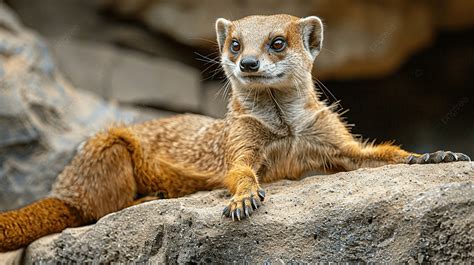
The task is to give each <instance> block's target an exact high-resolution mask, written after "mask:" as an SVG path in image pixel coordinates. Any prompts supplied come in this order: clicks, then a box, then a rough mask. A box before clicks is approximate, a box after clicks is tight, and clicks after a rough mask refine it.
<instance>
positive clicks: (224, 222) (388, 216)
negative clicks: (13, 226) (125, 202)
mask: <svg viewBox="0 0 474 265" xmlns="http://www.w3.org/2000/svg"><path fill="white" fill-rule="evenodd" d="M473 181H474V164H473V163H467V162H466V163H451V164H442V165H413V166H408V165H394V166H385V167H381V168H376V169H361V170H357V171H352V172H346V173H338V174H334V175H321V176H314V177H308V178H305V179H303V180H301V181H280V182H277V183H274V184H269V185H264V188H265V190H266V191H267V194H268V195H267V200H266V202H265V203H264V206H263V207H262V208H261V209H259V210H258V212H255V213H254V214H253V215H252V217H251V218H250V219H249V220H244V221H242V222H231V221H230V220H228V219H224V218H222V217H221V211H222V209H223V207H224V206H225V205H226V201H227V199H228V197H229V196H228V194H227V192H226V191H223V190H216V191H212V192H200V193H197V194H195V195H192V196H189V197H185V198H179V199H169V200H159V201H154V202H149V203H145V204H141V205H137V206H134V207H130V208H127V209H124V210H122V211H120V212H117V213H112V214H109V215H107V216H105V217H104V218H102V219H101V220H99V221H98V222H97V223H96V224H94V225H91V226H86V227H81V228H74V229H66V230H65V231H63V232H62V233H60V234H56V235H51V236H49V237H47V238H44V239H39V240H37V241H35V242H33V243H32V244H31V245H30V246H29V247H28V248H27V249H26V250H25V252H24V256H23V258H24V259H23V260H24V262H25V263H26V264H31V263H33V262H38V261H40V260H41V261H45V262H53V261H54V262H62V263H66V262H79V263H85V262H93V263H110V262H121V263H125V262H152V263H160V264H165V263H172V264H174V263H180V264H184V263H219V264H220V263H231V262H236V263H239V264H240V263H243V262H250V263H252V264H253V263H260V264H261V263H264V262H271V263H291V262H305V263H313V262H328V261H330V262H337V261H351V262H355V261H358V262H388V263H406V262H410V263H416V262H425V263H426V262H430V263H436V262H461V261H464V262H468V261H472V260H473V259H474V254H473V252H472V244H473V237H474V230H473V229H472V225H473V220H474V218H473V213H474V183H473ZM18 255H21V253H19V254H18ZM0 258H1V256H0Z"/></svg>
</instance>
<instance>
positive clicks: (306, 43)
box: [216, 15, 323, 89]
mask: <svg viewBox="0 0 474 265" xmlns="http://www.w3.org/2000/svg"><path fill="white" fill-rule="evenodd" d="M216 33H217V43H218V45H219V50H220V52H221V65H222V67H223V69H224V71H225V73H226V75H227V77H228V78H229V79H230V81H231V82H232V84H233V85H234V87H236V86H237V87H244V88H278V89H287V88H291V87H295V86H298V85H301V84H302V83H303V82H305V81H306V80H308V78H309V80H311V69H312V67H313V61H314V59H315V58H316V56H317V55H318V54H319V52H320V51H321V48H322V42H323V24H322V22H321V20H320V19H319V18H318V17H315V16H310V17H306V18H297V17H294V16H290V15H273V16H249V17H245V18H242V19H239V20H236V21H229V20H226V19H224V18H219V19H217V21H216Z"/></svg>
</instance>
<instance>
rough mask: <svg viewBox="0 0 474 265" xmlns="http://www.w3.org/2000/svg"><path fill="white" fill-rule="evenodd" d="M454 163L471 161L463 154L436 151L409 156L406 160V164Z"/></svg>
mask: <svg viewBox="0 0 474 265" xmlns="http://www.w3.org/2000/svg"><path fill="white" fill-rule="evenodd" d="M456 161H471V159H470V158H469V156H467V155H465V154H463V153H453V152H450V151H438V152H434V153H426V154H423V155H410V156H408V158H407V164H437V163H447V162H456Z"/></svg>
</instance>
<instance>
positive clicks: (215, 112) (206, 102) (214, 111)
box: [201, 81, 231, 118]
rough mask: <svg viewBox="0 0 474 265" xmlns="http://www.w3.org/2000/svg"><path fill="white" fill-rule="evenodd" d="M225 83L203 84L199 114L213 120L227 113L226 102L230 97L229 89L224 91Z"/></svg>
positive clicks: (212, 82)
mask: <svg viewBox="0 0 474 265" xmlns="http://www.w3.org/2000/svg"><path fill="white" fill-rule="evenodd" d="M225 84H226V83H225V82H224V81H221V82H217V81H211V82H205V83H204V84H203V96H202V99H201V113H202V114H204V115H207V116H211V117H215V118H223V117H224V116H225V114H226V112H227V102H228V100H229V97H230V92H231V91H230V87H228V88H227V89H226V87H225Z"/></svg>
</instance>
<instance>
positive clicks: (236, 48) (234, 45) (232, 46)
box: [230, 40, 240, 53]
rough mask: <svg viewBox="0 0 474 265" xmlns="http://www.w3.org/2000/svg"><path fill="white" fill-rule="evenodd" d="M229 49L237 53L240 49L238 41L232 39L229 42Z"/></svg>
mask: <svg viewBox="0 0 474 265" xmlns="http://www.w3.org/2000/svg"><path fill="white" fill-rule="evenodd" d="M230 49H231V50H232V52H234V53H237V52H239V51H240V42H239V41H237V40H232V43H231V44H230Z"/></svg>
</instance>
